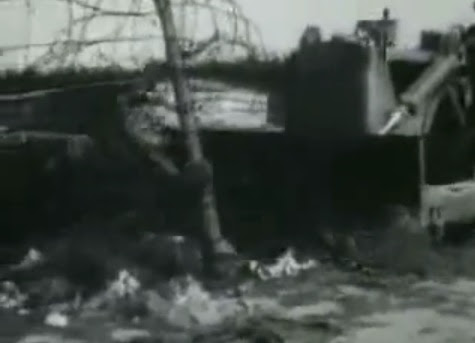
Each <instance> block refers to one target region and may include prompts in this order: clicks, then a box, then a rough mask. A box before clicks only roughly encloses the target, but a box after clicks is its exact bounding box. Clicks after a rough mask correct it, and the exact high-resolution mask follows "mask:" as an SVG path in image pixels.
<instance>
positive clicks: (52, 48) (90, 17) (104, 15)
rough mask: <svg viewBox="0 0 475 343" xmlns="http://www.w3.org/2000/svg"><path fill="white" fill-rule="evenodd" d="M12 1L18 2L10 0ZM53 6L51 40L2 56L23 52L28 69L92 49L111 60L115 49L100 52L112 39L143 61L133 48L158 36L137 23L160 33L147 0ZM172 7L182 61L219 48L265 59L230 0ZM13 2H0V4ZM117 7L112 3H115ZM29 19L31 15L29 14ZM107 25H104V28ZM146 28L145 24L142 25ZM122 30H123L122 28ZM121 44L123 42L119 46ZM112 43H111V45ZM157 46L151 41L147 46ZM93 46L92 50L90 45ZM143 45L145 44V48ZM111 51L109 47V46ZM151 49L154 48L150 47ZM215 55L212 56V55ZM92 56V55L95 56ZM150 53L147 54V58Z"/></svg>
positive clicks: (74, 58)
mask: <svg viewBox="0 0 475 343" xmlns="http://www.w3.org/2000/svg"><path fill="white" fill-rule="evenodd" d="M16 1H18V0H16ZM23 1H24V4H25V8H29V9H30V10H31V8H34V7H33V6H39V5H38V4H39V3H40V2H33V1H31V0H23ZM56 1H57V3H58V5H63V6H65V10H66V11H67V13H66V24H65V26H64V27H63V28H61V29H60V30H59V31H58V32H56V34H55V37H54V38H53V40H52V41H51V42H45V43H39V42H31V44H30V42H28V43H27V44H16V45H10V46H3V47H0V51H1V52H2V53H3V54H4V55H6V54H8V53H11V52H19V51H25V52H26V53H27V54H30V55H31V56H30V57H29V58H28V60H30V65H28V66H29V67H38V68H50V67H62V66H63V67H64V66H66V65H68V64H71V63H73V64H76V63H78V61H79V60H80V59H81V58H82V56H85V55H84V54H87V56H91V54H92V53H94V52H95V53H96V55H97V54H100V55H102V56H101V57H100V58H101V60H104V59H108V60H109V59H110V60H114V57H116V56H114V55H115V53H114V52H112V53H109V54H110V56H107V53H106V52H105V51H102V49H101V47H102V46H103V45H109V46H110V45H111V44H114V43H117V44H122V43H126V42H127V43H133V44H130V45H129V52H128V53H127V52H126V53H127V54H128V55H130V56H131V57H130V58H131V59H137V61H136V62H135V63H143V62H144V60H143V61H140V60H138V57H140V56H142V58H144V53H143V52H142V51H136V50H135V49H136V48H138V47H143V46H142V45H139V43H140V42H145V41H149V40H155V39H157V40H158V39H160V40H161V39H162V36H160V35H156V34H153V35H147V34H146V32H145V34H144V32H143V30H142V32H140V33H139V32H138V31H139V27H141V28H143V27H144V25H150V30H154V33H155V32H160V31H159V30H160V26H159V25H157V17H156V13H155V11H154V8H153V1H151V0H128V1H120V0H114V2H112V4H114V5H113V6H114V7H112V5H111V2H109V1H105V0H56ZM172 1H173V2H172V4H173V11H174V13H175V16H176V18H177V29H178V35H179V37H178V39H179V42H180V45H181V47H182V50H183V51H184V57H185V58H186V59H187V61H189V62H190V61H193V60H194V59H195V58H198V57H200V56H205V57H209V58H218V57H217V56H219V53H220V51H225V50H223V49H225V48H231V51H237V50H234V49H240V50H239V51H243V52H246V53H247V54H248V55H251V56H254V57H264V58H265V57H267V55H266V52H265V50H264V49H263V44H262V40H261V37H260V33H259V30H258V29H257V28H256V27H255V25H253V23H252V22H251V21H250V20H249V19H248V18H247V17H246V16H245V15H244V13H243V11H242V9H241V8H240V6H239V5H238V4H237V2H236V0H172ZM8 2H10V3H14V2H15V0H0V3H2V4H3V6H5V4H4V3H8ZM116 5H117V6H116ZM203 15H205V16H206V15H207V16H208V18H209V24H210V25H211V30H212V34H211V36H210V37H208V38H204V39H203V38H201V40H200V39H198V38H197V32H200V31H201V32H202V31H203V30H202V29H201V28H198V25H199V23H200V19H199V18H201V19H203V17H202V16H203ZM33 20H34V14H33ZM104 22H107V23H108V26H109V23H110V26H111V30H110V31H109V32H107V33H102V34H100V35H98V34H97V33H95V32H97V31H98V30H95V29H93V28H92V26H93V25H101V26H104V25H103V24H102V23H104ZM108 26H107V27H108ZM145 28H146V26H145ZM126 31H127V32H126ZM122 45H123V44H122ZM113 46H114V47H115V45H113ZM154 46H156V47H160V45H152V46H151V47H154ZM94 47H95V48H94ZM145 47H146V48H147V49H148V47H147V46H145ZM114 49H115V48H114ZM154 50H155V49H154ZM213 56H215V57H213ZM96 57H97V56H96ZM150 57H152V56H149V57H148V58H150ZM148 58H146V59H148Z"/></svg>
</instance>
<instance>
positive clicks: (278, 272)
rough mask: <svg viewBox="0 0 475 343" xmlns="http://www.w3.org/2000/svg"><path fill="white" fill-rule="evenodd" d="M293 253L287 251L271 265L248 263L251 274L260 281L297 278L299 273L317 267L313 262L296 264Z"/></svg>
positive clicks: (289, 250) (290, 250) (255, 262)
mask: <svg viewBox="0 0 475 343" xmlns="http://www.w3.org/2000/svg"><path fill="white" fill-rule="evenodd" d="M294 255H295V254H294V251H293V250H292V249H288V250H287V251H286V252H285V253H284V254H283V255H282V256H280V257H279V258H277V261H276V262H275V263H274V264H271V265H267V266H266V265H263V264H260V263H259V262H257V261H250V262H249V269H250V271H251V273H253V274H255V275H257V276H258V277H259V278H260V279H261V280H269V279H275V278H281V277H286V276H297V275H298V274H299V273H300V272H302V271H305V270H309V269H313V268H315V267H317V262H316V261H315V260H307V261H305V262H302V263H300V262H298V261H297V260H296V259H295V256H294Z"/></svg>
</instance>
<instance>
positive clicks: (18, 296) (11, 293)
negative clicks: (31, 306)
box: [0, 281, 27, 309]
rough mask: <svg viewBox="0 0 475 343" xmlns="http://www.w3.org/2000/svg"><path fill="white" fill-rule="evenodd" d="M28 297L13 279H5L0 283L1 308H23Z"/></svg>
mask: <svg viewBox="0 0 475 343" xmlns="http://www.w3.org/2000/svg"><path fill="white" fill-rule="evenodd" d="M26 299H27V297H26V295H24V294H22V293H21V292H20V290H19V289H18V287H17V286H16V285H15V283H13V282H12V281H4V282H2V283H1V284H0V308H2V309H13V308H21V307H22V306H23V304H24V302H25V301H26Z"/></svg>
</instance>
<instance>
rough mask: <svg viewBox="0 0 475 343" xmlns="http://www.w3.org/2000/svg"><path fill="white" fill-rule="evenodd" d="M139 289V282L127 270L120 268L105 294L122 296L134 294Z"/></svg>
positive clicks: (116, 296)
mask: <svg viewBox="0 0 475 343" xmlns="http://www.w3.org/2000/svg"><path fill="white" fill-rule="evenodd" d="M139 289H140V282H139V281H138V280H137V279H136V278H135V277H134V276H133V275H131V274H130V273H129V272H128V271H127V270H125V269H124V270H121V271H120V272H119V275H118V277H117V279H116V280H115V281H113V282H112V283H111V284H110V286H109V288H108V290H107V294H108V295H109V296H112V297H115V298H124V297H128V296H134V295H136V294H137V292H138V290H139Z"/></svg>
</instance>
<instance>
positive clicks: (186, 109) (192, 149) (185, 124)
mask: <svg viewBox="0 0 475 343" xmlns="http://www.w3.org/2000/svg"><path fill="white" fill-rule="evenodd" d="M154 4H155V9H156V12H157V14H158V16H159V19H160V22H161V26H162V30H163V36H164V40H165V51H166V59H167V63H168V67H169V68H170V71H171V78H172V83H173V88H174V92H175V99H176V106H177V108H176V111H177V113H178V116H179V121H180V125H181V129H182V132H183V136H184V140H185V146H186V149H187V152H188V155H189V159H190V160H191V161H192V162H197V161H203V159H204V156H203V150H202V147H201V142H200V139H199V136H198V128H197V121H196V118H195V116H194V114H193V108H192V98H191V92H190V90H189V88H188V85H187V83H186V79H185V77H184V75H183V59H182V54H181V49H180V47H179V44H178V39H177V33H176V28H175V23H174V19H173V12H172V8H171V3H170V0H154ZM201 215H202V217H201V218H202V223H201V224H202V233H201V235H202V242H203V253H204V254H205V257H206V258H207V259H208V261H207V262H214V261H215V257H216V256H217V255H222V254H225V255H231V254H235V251H234V248H233V247H232V246H231V245H230V244H229V243H228V242H227V241H226V240H225V239H224V237H223V236H222V234H221V229H220V223H219V217H218V213H217V210H216V200H215V196H214V189H213V183H212V182H210V183H209V184H208V185H207V186H206V187H205V190H204V192H203V197H202V202H201ZM210 259H211V260H210Z"/></svg>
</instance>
